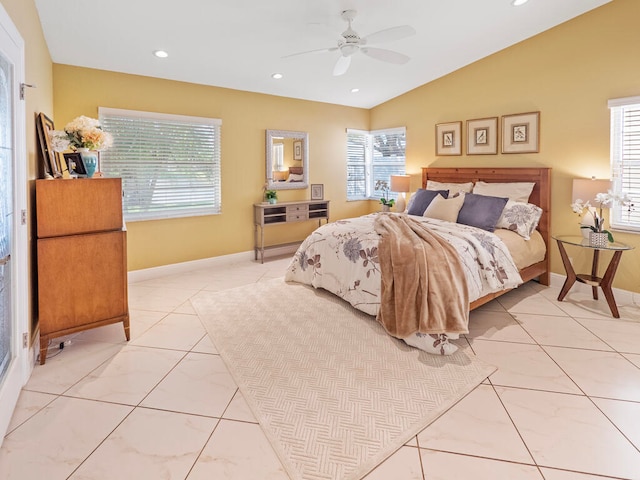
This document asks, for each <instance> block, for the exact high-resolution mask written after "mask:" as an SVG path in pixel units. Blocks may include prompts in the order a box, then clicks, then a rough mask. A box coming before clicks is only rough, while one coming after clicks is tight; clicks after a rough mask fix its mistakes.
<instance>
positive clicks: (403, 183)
mask: <svg viewBox="0 0 640 480" xmlns="http://www.w3.org/2000/svg"><path fill="white" fill-rule="evenodd" d="M410 189H411V176H410V175H391V188H390V190H391V191H392V192H408V191H409V190H410Z"/></svg>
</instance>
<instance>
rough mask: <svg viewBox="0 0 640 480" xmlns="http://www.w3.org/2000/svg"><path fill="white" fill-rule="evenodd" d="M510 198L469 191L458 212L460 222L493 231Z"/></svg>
mask: <svg viewBox="0 0 640 480" xmlns="http://www.w3.org/2000/svg"><path fill="white" fill-rule="evenodd" d="M508 200H509V199H508V198H499V197H489V196H485V195H477V194H475V193H467V194H466V195H465V196H464V203H463V204H462V208H461V209H460V213H459V214H458V223H462V224H464V225H470V226H472V227H477V228H481V229H483V230H486V231H488V232H493V231H494V230H495V229H496V224H497V223H498V219H499V218H500V215H502V211H503V210H504V207H505V205H506V204H507V201H508Z"/></svg>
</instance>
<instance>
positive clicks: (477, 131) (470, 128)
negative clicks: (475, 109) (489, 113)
mask: <svg viewBox="0 0 640 480" xmlns="http://www.w3.org/2000/svg"><path fill="white" fill-rule="evenodd" d="M497 153H498V117H490V118H477V119H474V120H467V155H497Z"/></svg>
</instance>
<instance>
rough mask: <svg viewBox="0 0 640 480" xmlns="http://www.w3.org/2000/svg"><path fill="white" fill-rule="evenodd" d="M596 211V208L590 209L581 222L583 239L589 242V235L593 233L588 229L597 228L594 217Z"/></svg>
mask: <svg viewBox="0 0 640 480" xmlns="http://www.w3.org/2000/svg"><path fill="white" fill-rule="evenodd" d="M595 211H596V209H595V207H589V211H588V212H586V213H585V214H584V215H582V220H581V221H580V231H581V232H582V237H583V238H586V239H587V240H589V233H591V232H592V231H593V230H591V228H588V227H595V226H596V221H595V219H594V217H593V213H595ZM585 227H586V228H585Z"/></svg>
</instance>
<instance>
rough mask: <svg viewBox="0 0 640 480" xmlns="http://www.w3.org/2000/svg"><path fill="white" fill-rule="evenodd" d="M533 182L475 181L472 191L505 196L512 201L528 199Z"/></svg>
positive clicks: (479, 193) (526, 200)
mask: <svg viewBox="0 0 640 480" xmlns="http://www.w3.org/2000/svg"><path fill="white" fill-rule="evenodd" d="M534 185H535V183H533V182H516V183H487V182H476V184H475V186H474V187H473V193H477V194H478V195H488V196H490V197H507V198H508V199H509V200H513V201H514V202H524V203H527V202H528V201H529V196H530V195H531V192H532V191H533V186H534Z"/></svg>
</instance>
